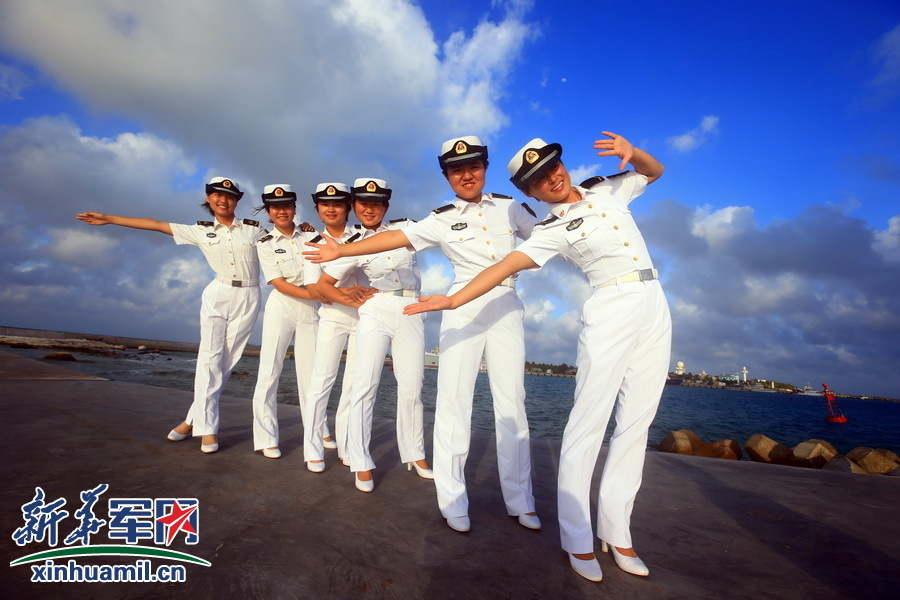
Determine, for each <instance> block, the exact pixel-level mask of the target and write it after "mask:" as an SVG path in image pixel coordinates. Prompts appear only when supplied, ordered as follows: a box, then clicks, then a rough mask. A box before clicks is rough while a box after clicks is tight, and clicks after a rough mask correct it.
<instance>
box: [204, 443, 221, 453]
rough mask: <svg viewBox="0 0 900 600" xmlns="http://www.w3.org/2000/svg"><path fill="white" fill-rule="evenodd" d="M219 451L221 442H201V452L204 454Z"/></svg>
mask: <svg viewBox="0 0 900 600" xmlns="http://www.w3.org/2000/svg"><path fill="white" fill-rule="evenodd" d="M218 451H219V442H213V443H212V444H200V452H202V453H203V454H212V453H213V452H218Z"/></svg>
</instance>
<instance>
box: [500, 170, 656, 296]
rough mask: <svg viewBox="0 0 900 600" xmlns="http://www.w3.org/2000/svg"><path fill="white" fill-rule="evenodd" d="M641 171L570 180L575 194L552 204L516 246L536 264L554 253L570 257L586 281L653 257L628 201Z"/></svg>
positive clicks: (644, 265)
mask: <svg viewBox="0 0 900 600" xmlns="http://www.w3.org/2000/svg"><path fill="white" fill-rule="evenodd" d="M646 186H647V177H645V176H644V175H641V174H640V173H635V172H632V171H628V172H625V173H620V174H619V175H614V176H612V177H609V178H605V179H603V180H602V181H600V182H599V183H597V184H596V185H594V186H592V187H591V188H590V189H586V188H582V187H578V186H576V187H575V189H576V190H577V191H578V193H579V194H580V195H581V198H582V199H581V200H580V201H579V202H575V203H573V204H557V205H555V206H554V207H553V208H552V209H551V211H550V215H549V216H548V217H547V218H546V219H544V220H543V221H541V222H540V223H538V224H537V225H536V226H535V228H534V231H533V232H532V234H531V237H530V238H529V239H528V240H526V241H524V242H522V243H521V244H520V245H519V247H518V248H516V250H518V251H519V252H522V253H523V254H525V255H527V256H528V257H529V258H531V260H533V261H534V262H535V263H537V264H538V265H539V266H544V265H545V264H546V263H547V261H549V260H550V259H551V258H553V257H554V256H556V255H562V256H563V257H565V258H566V259H568V260H569V261H571V262H573V263H575V264H576V265H577V266H578V267H579V268H580V269H581V270H582V271H583V272H584V273H585V275H587V277H588V280H589V281H590V282H591V285H599V284H601V283H604V282H606V281H609V280H610V279H613V278H615V277H620V276H622V275H625V274H627V273H630V272H631V271H634V270H638V269H652V268H653V261H652V260H651V259H650V253H649V251H648V250H647V245H646V243H645V242H644V237H643V236H642V235H641V232H640V230H639V229H638V227H637V224H636V223H635V222H634V218H633V217H632V216H631V211H630V210H629V208H628V205H629V204H630V203H631V201H632V200H633V199H634V198H636V197H638V196H639V195H641V194H642V193H643V191H644V188H646Z"/></svg>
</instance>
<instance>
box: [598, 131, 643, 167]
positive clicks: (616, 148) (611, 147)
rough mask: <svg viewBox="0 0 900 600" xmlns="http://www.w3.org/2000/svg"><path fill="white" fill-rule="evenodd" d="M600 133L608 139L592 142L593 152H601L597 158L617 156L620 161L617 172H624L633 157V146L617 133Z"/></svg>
mask: <svg viewBox="0 0 900 600" xmlns="http://www.w3.org/2000/svg"><path fill="white" fill-rule="evenodd" d="M602 133H603V135H605V136H607V137H608V138H610V139H608V140H597V141H595V142H594V150H603V152H598V153H597V156H618V157H619V158H621V159H622V160H621V161H620V162H619V170H620V171H624V170H625V168H626V167H627V166H628V163H629V162H631V158H632V157H633V156H634V146H632V145H631V142H629V141H628V140H627V139H625V138H624V137H622V136H621V135H619V134H617V133H613V132H612V131H604V132H602Z"/></svg>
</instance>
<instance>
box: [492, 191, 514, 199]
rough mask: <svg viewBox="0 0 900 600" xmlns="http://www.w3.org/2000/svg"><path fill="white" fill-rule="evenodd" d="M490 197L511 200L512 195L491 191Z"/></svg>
mask: <svg viewBox="0 0 900 600" xmlns="http://www.w3.org/2000/svg"><path fill="white" fill-rule="evenodd" d="M491 197H493V198H503V199H505V200H512V196H507V195H506V194H498V193H497V192H491Z"/></svg>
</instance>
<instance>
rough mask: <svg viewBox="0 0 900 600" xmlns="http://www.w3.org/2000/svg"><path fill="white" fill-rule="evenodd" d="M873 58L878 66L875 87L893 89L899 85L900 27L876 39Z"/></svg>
mask: <svg viewBox="0 0 900 600" xmlns="http://www.w3.org/2000/svg"><path fill="white" fill-rule="evenodd" d="M873 58H874V60H875V63H876V65H877V66H878V74H877V75H876V76H875V79H874V83H875V84H876V85H883V86H891V87H893V86H895V85H897V84H898V83H900V25H897V26H896V27H894V28H893V29H891V30H890V31H888V32H887V33H885V34H884V35H883V36H881V37H880V38H879V39H878V42H876V44H875V50H874V54H873Z"/></svg>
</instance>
